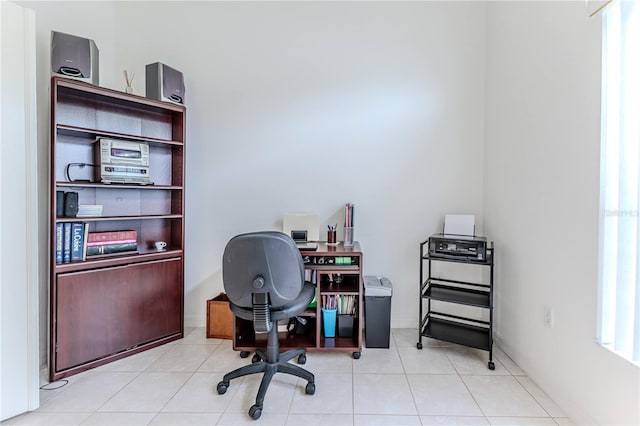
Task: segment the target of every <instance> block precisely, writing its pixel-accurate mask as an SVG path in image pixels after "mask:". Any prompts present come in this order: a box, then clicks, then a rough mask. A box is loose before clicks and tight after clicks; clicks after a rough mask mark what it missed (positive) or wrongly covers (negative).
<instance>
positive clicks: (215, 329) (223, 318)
mask: <svg viewBox="0 0 640 426" xmlns="http://www.w3.org/2000/svg"><path fill="white" fill-rule="evenodd" d="M207 337H208V338H209V337H216V338H218V339H231V338H233V313H232V312H231V309H229V298H228V297H227V295H226V294H224V293H220V294H219V295H217V296H216V297H214V298H213V299H211V300H207Z"/></svg>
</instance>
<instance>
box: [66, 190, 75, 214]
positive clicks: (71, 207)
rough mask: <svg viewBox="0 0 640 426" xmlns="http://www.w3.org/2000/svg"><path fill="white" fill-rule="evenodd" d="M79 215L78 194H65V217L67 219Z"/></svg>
mask: <svg viewBox="0 0 640 426" xmlns="http://www.w3.org/2000/svg"><path fill="white" fill-rule="evenodd" d="M77 214H78V193H77V192H65V194H64V215H65V216H66V217H76V216H77Z"/></svg>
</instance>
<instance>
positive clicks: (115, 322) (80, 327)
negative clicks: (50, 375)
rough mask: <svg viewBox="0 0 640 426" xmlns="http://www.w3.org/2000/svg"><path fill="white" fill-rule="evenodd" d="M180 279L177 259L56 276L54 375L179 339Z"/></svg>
mask: <svg viewBox="0 0 640 426" xmlns="http://www.w3.org/2000/svg"><path fill="white" fill-rule="evenodd" d="M182 276H183V274H182V262H181V259H179V258H176V259H167V260H160V261H155V262H144V263H137V264H130V265H125V266H118V267H113V268H105V269H98V270H90V271H82V272H71V273H65V274H60V275H58V277H57V283H56V286H57V289H56V290H57V291H56V301H55V307H56V311H57V323H56V324H55V327H56V333H55V335H56V337H57V340H56V352H55V356H56V365H57V369H58V370H65V369H67V368H71V367H74V366H77V365H81V364H84V363H87V362H90V361H94V360H97V359H99V358H102V357H105V356H109V355H113V354H116V353H118V352H121V351H124V350H127V349H130V348H133V347H135V346H138V345H141V344H144V343H147V342H149V341H151V340H156V339H158V338H161V337H163V336H169V335H172V334H176V333H180V332H181V330H182V306H183V304H182V302H183V301H182V286H183V283H182Z"/></svg>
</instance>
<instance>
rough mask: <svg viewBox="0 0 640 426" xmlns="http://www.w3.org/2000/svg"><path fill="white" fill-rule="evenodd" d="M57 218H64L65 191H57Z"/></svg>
mask: <svg viewBox="0 0 640 426" xmlns="http://www.w3.org/2000/svg"><path fill="white" fill-rule="evenodd" d="M56 216H57V217H62V216H64V191H56Z"/></svg>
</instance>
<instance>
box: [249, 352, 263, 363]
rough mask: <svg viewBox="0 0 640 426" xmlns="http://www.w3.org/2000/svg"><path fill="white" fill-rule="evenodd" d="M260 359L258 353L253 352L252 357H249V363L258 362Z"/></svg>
mask: <svg viewBox="0 0 640 426" xmlns="http://www.w3.org/2000/svg"><path fill="white" fill-rule="evenodd" d="M260 360H261V359H260V355H258V354H255V355H253V357H251V363H252V364H255V363H256V362H258V361H260Z"/></svg>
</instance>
